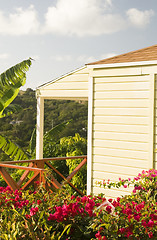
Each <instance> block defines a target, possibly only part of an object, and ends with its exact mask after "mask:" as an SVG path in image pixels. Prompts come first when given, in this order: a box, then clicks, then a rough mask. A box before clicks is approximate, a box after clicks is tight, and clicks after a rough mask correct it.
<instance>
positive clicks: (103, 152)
mask: <svg viewBox="0 0 157 240" xmlns="http://www.w3.org/2000/svg"><path fill="white" fill-rule="evenodd" d="M93 154H95V155H100V156H115V157H124V158H127V157H128V158H133V159H144V160H148V157H149V153H148V152H146V151H145V152H144V151H135V150H130V151H129V149H118V148H117V149H116V148H115V147H114V146H113V148H100V147H93ZM125 164H127V163H126V162H124V165H125Z"/></svg>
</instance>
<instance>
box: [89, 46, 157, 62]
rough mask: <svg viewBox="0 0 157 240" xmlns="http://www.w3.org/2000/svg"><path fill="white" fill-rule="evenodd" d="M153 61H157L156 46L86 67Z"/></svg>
mask: <svg viewBox="0 0 157 240" xmlns="http://www.w3.org/2000/svg"><path fill="white" fill-rule="evenodd" d="M153 60H157V44H156V45H153V46H151V47H146V48H142V49H139V50H136V51H132V52H128V53H125V54H121V55H117V56H115V57H111V58H106V59H103V60H100V61H96V62H92V63H88V64H87V65H96V64H112V63H126V62H142V61H153Z"/></svg>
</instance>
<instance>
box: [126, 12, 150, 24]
mask: <svg viewBox="0 0 157 240" xmlns="http://www.w3.org/2000/svg"><path fill="white" fill-rule="evenodd" d="M126 14H127V16H128V19H129V21H130V23H131V24H133V25H135V26H137V27H142V28H143V27H145V26H146V25H147V24H149V23H150V20H151V17H152V16H153V15H154V11H153V10H152V9H150V10H145V11H140V10H138V9H136V8H131V9H129V10H128V11H127V12H126Z"/></svg>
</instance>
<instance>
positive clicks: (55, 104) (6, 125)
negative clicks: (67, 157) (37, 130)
mask: <svg viewBox="0 0 157 240" xmlns="http://www.w3.org/2000/svg"><path fill="white" fill-rule="evenodd" d="M13 103H16V104H19V105H20V106H21V107H22V110H21V111H20V112H19V113H16V114H13V115H12V116H9V117H7V118H3V119H0V126H1V127H0V133H1V134H2V135H4V136H6V137H8V138H9V139H11V140H12V141H14V142H15V143H16V144H18V145H19V146H20V147H22V148H24V149H25V150H27V149H28V146H29V140H30V138H31V134H32V131H33V129H34V127H35V125H36V98H35V91H33V90H32V89H30V88H28V89H27V90H26V91H20V92H19V94H18V96H17V98H16V99H15V100H14V102H13ZM87 108H88V106H87V102H75V101H67V100H66V101H65V100H45V120H44V122H45V124H44V125H45V127H44V131H47V130H49V129H50V128H51V127H52V126H53V127H54V126H56V125H57V124H59V123H62V122H64V121H68V120H72V122H70V124H69V125H68V126H67V128H66V129H65V130H64V132H63V136H74V134H75V133H79V134H80V135H81V136H82V137H85V138H86V135H87V112H88V110H87ZM0 160H1V161H2V160H8V157H7V156H5V154H3V153H2V152H0Z"/></svg>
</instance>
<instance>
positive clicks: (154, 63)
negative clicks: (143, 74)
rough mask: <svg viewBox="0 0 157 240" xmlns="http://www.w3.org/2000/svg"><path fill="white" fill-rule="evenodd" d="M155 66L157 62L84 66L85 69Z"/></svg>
mask: <svg viewBox="0 0 157 240" xmlns="http://www.w3.org/2000/svg"><path fill="white" fill-rule="evenodd" d="M146 65H157V60H152V61H140V62H123V63H104V64H86V66H87V68H92V69H95V68H116V67H131V66H146Z"/></svg>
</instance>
